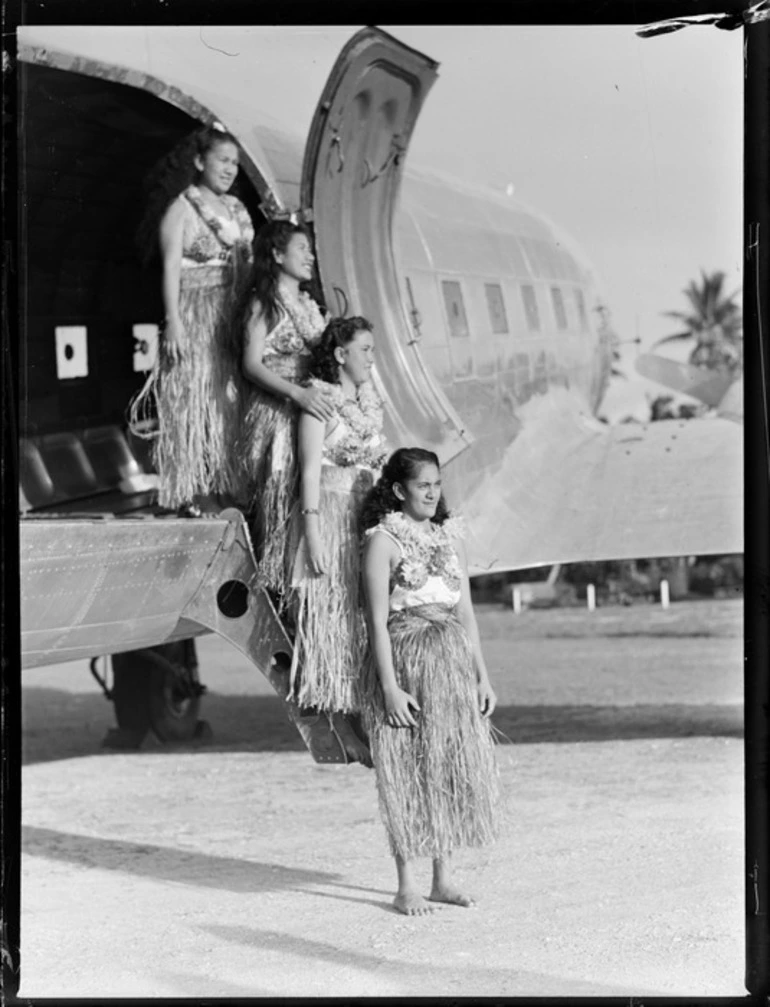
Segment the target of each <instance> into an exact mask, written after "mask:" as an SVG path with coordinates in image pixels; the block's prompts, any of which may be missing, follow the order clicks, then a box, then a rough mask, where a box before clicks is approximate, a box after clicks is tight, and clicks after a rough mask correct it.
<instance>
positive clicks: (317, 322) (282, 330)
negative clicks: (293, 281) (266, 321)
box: [267, 291, 326, 354]
mask: <svg viewBox="0 0 770 1007" xmlns="http://www.w3.org/2000/svg"><path fill="white" fill-rule="evenodd" d="M278 301H279V303H280V305H281V308H282V309H283V310H284V312H285V313H286V318H282V319H280V320H279V321H278V323H277V325H276V326H275V328H274V329H272V331H271V332H269V333H268V337H267V339H268V343H269V344H270V346H271V347H274V348H275V349H276V350H277V351H278V352H279V353H300V354H302V353H309V352H310V347H312V346H315V344H316V343H317V342H318V340H319V339H320V338H321V333H322V332H323V330H324V326H325V324H326V323H325V321H324V316H323V315H322V314H321V309H320V308H319V307H318V305H317V304H316V302H315V301H314V300H313V298H312V297H311V296H310V294H307V293H305V292H304V291H302V292H301V293H300V295H299V306H296V305H294V304H289V303H288V302H287V301H286V300H285V299H284V298H283V297H281V296H280V294H279V295H278ZM287 318H288V321H289V322H290V325H286V324H282V323H285V322H286V319H287Z"/></svg>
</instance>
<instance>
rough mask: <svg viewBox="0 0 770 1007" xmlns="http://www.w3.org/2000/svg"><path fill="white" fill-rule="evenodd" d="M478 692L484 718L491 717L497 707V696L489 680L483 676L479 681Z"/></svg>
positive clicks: (480, 708)
mask: <svg viewBox="0 0 770 1007" xmlns="http://www.w3.org/2000/svg"><path fill="white" fill-rule="evenodd" d="M476 692H477V695H478V697H479V710H480V711H481V714H482V716H484V717H491V716H492V713H493V711H494V709H495V707H496V706H497V696H496V695H495V692H494V689H493V688H492V686H491V685H490V684H489V679H488V678H487V677H486V676H483V677H482V678H480V679H479V682H478V685H477V686H476Z"/></svg>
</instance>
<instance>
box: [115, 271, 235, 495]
mask: <svg viewBox="0 0 770 1007" xmlns="http://www.w3.org/2000/svg"><path fill="white" fill-rule="evenodd" d="M232 293H233V288H232V270H231V269H227V268H222V267H220V266H199V267H197V268H195V269H183V270H182V274H181V281H180V291H179V313H180V316H181V320H182V325H183V327H184V341H183V343H182V345H181V346H180V348H179V353H180V356H179V359H178V360H176V361H171V360H170V359H169V357H168V355H167V354H166V353H164V352H163V346H162V344H161V347H160V351H159V353H158V357H157V360H156V363H155V366H154V368H153V370H152V373H151V374H150V376H149V378H148V379H147V381H146V383H145V385H144V388H143V389H142V390H141V392H140V393H139V395H138V396H137V397H136V398H135V399H134V401H133V403H132V405H131V423H132V425H133V424H135V423H136V422H137V421H138V420H141V419H142V415H143V413H144V411H145V408H146V406H147V405H148V404H149V401H150V399H151V398H153V397H154V399H155V404H156V409H157V415H158V431H157V434H155V435H154V443H153V451H152V455H153V462H154V464H155V468H156V470H157V472H158V474H159V476H160V490H159V495H158V500H159V503H160V504H161V506H163V507H170V508H176V507H179V506H180V505H182V504H186V503H191V502H192V501H193V499H194V498H195V497H196V496H198V495H206V494H209V493H231V492H232V491H233V489H234V487H235V483H236V473H237V462H236V459H237V453H236V452H237V442H238V437H239V426H240V408H241V401H242V397H243V392H242V389H243V382H242V379H241V378H240V368H239V367H237V366H236V364H235V361H234V360H233V356H232V350H231V341H230V331H229V321H230V318H229V313H230V308H231V298H232Z"/></svg>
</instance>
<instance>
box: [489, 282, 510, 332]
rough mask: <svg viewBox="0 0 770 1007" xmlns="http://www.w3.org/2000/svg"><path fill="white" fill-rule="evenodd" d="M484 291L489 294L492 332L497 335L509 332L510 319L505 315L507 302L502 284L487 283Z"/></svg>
mask: <svg viewBox="0 0 770 1007" xmlns="http://www.w3.org/2000/svg"><path fill="white" fill-rule="evenodd" d="M484 289H485V290H486V292H487V307H488V308H489V320H490V321H491V322H492V331H493V332H495V333H500V332H508V318H507V316H506V314H505V301H504V300H503V291H502V289H501V287H500V284H499V283H485V284H484Z"/></svg>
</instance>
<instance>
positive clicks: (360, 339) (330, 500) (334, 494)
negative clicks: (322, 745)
mask: <svg viewBox="0 0 770 1007" xmlns="http://www.w3.org/2000/svg"><path fill="white" fill-rule="evenodd" d="M373 364H374V337H373V335H372V327H371V324H370V323H369V322H368V321H367V320H366V319H365V318H360V317H354V318H335V319H333V320H332V321H331V322H329V324H328V325H327V327H326V329H325V330H324V333H323V335H322V336H321V341H320V343H319V344H318V345H317V346H316V347H315V348H314V350H313V352H312V354H311V357H310V380H309V382H308V386H309V387H310V388H314V389H317V390H319V391H324V392H326V393H327V395H328V397H329V401H330V402H331V403H332V408H333V414H332V417H331V418H330V419H329V420H327V421H326V422H325V423H324V422H322V421H321V420H319V419H318V418H317V417H315V416H313V415H312V414H311V413H302V415H301V416H300V420H299V464H300V512H299V513H298V514H297V515H296V516H295V520H294V523H293V536H292V538H293V541H292V553H293V554H294V555H295V560H294V568H293V576H292V583H291V591H290V598H291V602H292V606H291V607H292V612H293V614H294V620H295V625H296V638H295V643H294V663H293V666H292V681H291V685H292V694H293V696H294V698H295V699H296V701H297V703H298V705H299V706H300V707H302V708H305V709H307V708H312V709H315V710H319V711H324V712H326V713H329V714H334V713H342V714H350V713H354V712H356V711H357V710H359V708H360V706H359V704H360V696H359V690H360V685H361V682H360V678H361V668H362V665H363V661H364V654H365V650H366V625H365V622H364V609H363V597H362V592H361V589H360V585H361V566H360V554H361V549H360V537H359V517H360V511H361V505H362V503H363V500H364V498H365V496H366V494H367V493H368V492H369V491H370V490H371V489H372V486H373V485H374V482H375V479H376V477H377V474H378V473H379V470H380V468H381V467H382V464H383V462H384V461H385V458H386V457H387V451H386V448H385V442H384V438H383V435H382V424H383V413H382V402H381V400H380V397H379V395H378V394H377V392H376V390H375V388H374V386H373V385H372V383H371V381H370V376H371V371H372V367H373ZM348 754H353V755H354V757H360V756H361V755H362V754H363V755H364V756H365V758H364V760H363V761H368V752H366V751H365V750H363V751H362V752H355V753H348Z"/></svg>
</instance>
